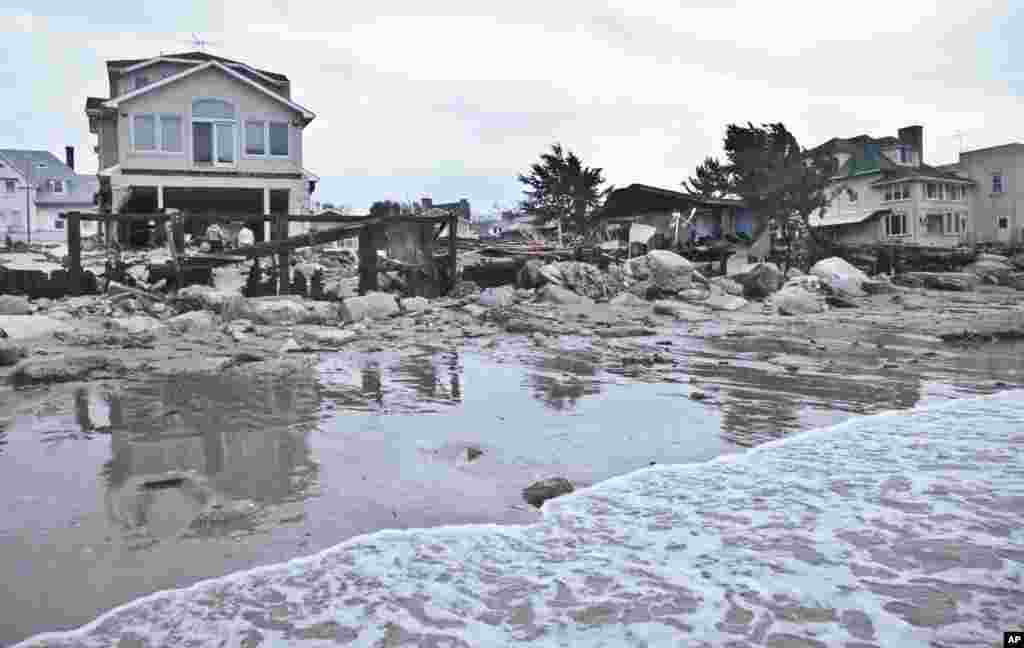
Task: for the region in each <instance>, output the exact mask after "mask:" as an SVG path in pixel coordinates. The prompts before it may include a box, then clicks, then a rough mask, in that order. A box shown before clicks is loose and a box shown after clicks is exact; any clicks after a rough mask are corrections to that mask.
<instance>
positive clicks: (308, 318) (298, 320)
mask: <svg viewBox="0 0 1024 648" xmlns="http://www.w3.org/2000/svg"><path fill="white" fill-rule="evenodd" d="M340 310H341V309H340V307H339V306H338V305H337V304H334V303H332V302H322V301H309V300H304V299H301V298H299V297H287V296H286V297H250V298H248V299H247V298H245V297H237V296H235V297H231V298H230V299H228V300H226V301H225V303H224V305H223V307H222V308H221V315H222V316H223V318H224V320H225V321H228V322H230V321H231V320H235V319H246V320H251V321H252V322H255V323H257V324H267V325H270V326H282V325H288V324H325V323H331V322H337V321H338V319H339V318H340V317H341V315H340Z"/></svg>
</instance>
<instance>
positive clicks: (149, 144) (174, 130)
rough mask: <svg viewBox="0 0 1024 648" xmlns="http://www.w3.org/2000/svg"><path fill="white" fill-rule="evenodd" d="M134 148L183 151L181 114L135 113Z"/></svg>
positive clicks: (167, 151) (133, 128)
mask: <svg viewBox="0 0 1024 648" xmlns="http://www.w3.org/2000/svg"><path fill="white" fill-rule="evenodd" d="M132 148H133V149H134V150H136V151H160V152H163V153H181V152H182V150H183V149H182V138H181V116H180V115H153V114H144V115H134V116H133V118H132Z"/></svg>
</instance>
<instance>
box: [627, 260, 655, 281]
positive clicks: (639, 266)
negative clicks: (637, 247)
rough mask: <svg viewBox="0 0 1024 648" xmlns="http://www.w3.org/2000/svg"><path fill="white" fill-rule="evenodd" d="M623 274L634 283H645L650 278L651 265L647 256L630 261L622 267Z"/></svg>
mask: <svg viewBox="0 0 1024 648" xmlns="http://www.w3.org/2000/svg"><path fill="white" fill-rule="evenodd" d="M623 272H624V273H625V274H626V275H627V276H628V277H629V278H630V279H634V280H636V281H646V280H647V279H650V278H651V263H650V259H648V258H647V255H646V254H645V255H643V256H638V257H634V258H632V259H630V260H629V261H627V262H626V263H625V264H624V265H623Z"/></svg>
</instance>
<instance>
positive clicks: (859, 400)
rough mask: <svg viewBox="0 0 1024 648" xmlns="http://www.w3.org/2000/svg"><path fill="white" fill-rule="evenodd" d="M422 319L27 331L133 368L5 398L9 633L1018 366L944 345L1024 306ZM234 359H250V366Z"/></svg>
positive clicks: (49, 349) (975, 303) (930, 394)
mask: <svg viewBox="0 0 1024 648" xmlns="http://www.w3.org/2000/svg"><path fill="white" fill-rule="evenodd" d="M907 304H910V307H909V308H908V307H907ZM436 305H437V306H438V307H437V308H436V309H435V310H434V311H433V312H431V313H426V314H420V315H409V316H404V317H399V318H396V319H392V320H387V321H384V322H378V323H371V324H368V325H366V326H364V327H353V328H354V330H356V331H357V337H356V339H355V340H353V341H352V342H350V343H347V344H346V345H344V346H343V347H342V348H340V349H338V350H337V351H335V352H316V353H298V354H290V353H289V354H285V355H281V354H279V353H278V352H277V350H278V349H279V348H280V346H281V344H282V343H283V342H284V341H285V340H287V339H289V338H294V339H296V340H305V339H307V338H308V337H309V335H313V334H316V333H317V330H315V327H257V330H256V331H255V332H254V333H252V334H251V335H250V337H249V339H247V340H246V341H245V342H244V343H239V342H236V341H234V340H233V339H232V338H231V337H230V336H228V335H226V334H224V333H222V332H220V331H219V330H214V331H211V332H205V333H203V334H193V335H172V334H170V333H163V332H161V333H160V334H159V335H158V336H157V338H156V340H155V341H154V342H153V343H151V345H150V346H151V347H152V348H143V349H138V348H136V349H124V348H117V349H115V348H103V347H102V346H101V345H99V346H98V345H90V346H83V345H81V344H68V343H67V342H66V341H65V342H61V341H60V340H56V339H54V338H52V337H46V338H37V339H35V340H31V341H30V343H29V346H30V347H31V348H32V349H34V350H35V351H37V352H46V353H47V354H49V355H50V356H59V355H60V354H62V353H71V354H107V355H110V356H116V357H117V358H118V359H119V360H121V361H122V362H124V363H125V364H126V366H127V372H128V373H127V374H126V375H124V376H121V377H116V378H115V377H102V376H101V377H98V378H96V379H91V380H88V381H86V382H73V383H67V384H60V385H53V386H42V387H32V388H20V389H17V390H14V389H11V388H9V387H3V388H0V412H3V417H4V419H5V420H4V423H5V425H4V427H3V431H2V432H0V470H2V471H3V472H2V474H3V475H4V477H3V478H2V479H3V481H4V487H3V489H0V490H2V492H3V495H0V502H2V503H3V505H4V510H5V516H4V520H3V522H2V523H0V580H2V581H3V582H8V583H19V584H20V585H19V587H16V588H9V592H8V593H6V594H3V595H0V610H3V611H4V612H3V613H2V615H0V617H2V618H0V643H8V642H12V641H16V640H18V639H20V638H24V637H26V636H29V635H31V634H35V633H37V632H41V631H46V630H54V629H60V628H70V627H75V626H77V625H80V624H82V623H84V622H86V621H88V620H89V619H91V618H94V617H95V616H97V615H98V614H99V613H101V612H102V611H104V610H106V609H109V608H111V607H113V606H116V605H119V604H122V603H125V602H127V601H129V600H131V599H133V598H136V597H138V596H142V595H145V594H148V593H150V592H153V591H156V590H159V589H166V588H174V587H182V586H186V585H189V584H191V583H194V582H196V581H198V580H201V579H204V578H209V577H214V576H218V575H222V574H225V573H229V572H232V571H236V570H239V569H245V568H249V567H252V566H255V565H260V564H267V563H271V562H279V561H283V560H288V559H291V558H294V557H296V556H302V555H308V554H310V553H313V552H316V551H319V550H321V549H324V548H326V547H329V546H332V545H334V544H336V543H338V542H340V541H342V540H345V539H347V538H351V537H353V536H356V535H359V534H364V533H369V532H373V531H377V530H381V529H405V528H420V527H427V526H438V525H444V524H458V523H477V522H494V523H503V524H519V523H529V522H533V521H536V520H537V519H538V513H537V512H536V511H534V510H532V509H531V508H530V507H528V506H526V505H525V503H524V502H522V500H521V497H520V491H521V489H522V488H523V487H524V486H526V485H527V484H528V483H530V482H531V481H533V480H535V479H540V478H544V477H549V476H553V475H561V476H566V477H569V478H570V479H571V480H573V481H574V482H575V483H577V484H578V485H583V486H585V485H588V484H592V483H597V482H600V481H602V480H605V479H607V478H609V477H612V476H615V475H621V474H625V473H627V472H630V471H633V470H636V469H638V468H643V467H645V466H648V465H650V463H651V462H657V463H659V464H666V463H687V462H698V461H704V460H707V459H710V458H713V457H715V456H719V455H721V454H729V453H736V452H743V451H744V450H745V448H747V447H751V446H755V445H758V444H760V443H763V442H765V441H769V440H773V439H779V438H782V437H784V436H788V435H791V434H793V433H795V432H799V431H803V430H807V429H811V428H815V427H820V426H823V425H828V424H832V423H835V422H838V421H841V420H844V419H846V418H848V417H850V416H852V415H856V414H867V413H873V412H879V411H884V410H890V409H904V408H909V407H913V406H915V405H919V404H922V403H929V402H935V401H940V400H945V399H949V398H956V397H960V396H965V395H972V394H976V393H990V392H992V391H997V390H1000V389H1005V388H1007V387H1010V386H1013V385H1015V384H1018V381H1019V379H1020V378H1019V377H1020V375H1021V372H1024V354H1021V353H1020V351H1021V350H1022V349H1024V346H1022V345H1021V344H1020V343H1012V342H1007V343H997V344H986V345H980V346H971V347H958V346H955V345H950V344H946V343H942V342H941V341H939V340H938V339H937V338H936V337H935V335H936V334H937V333H939V332H947V331H957V330H961V329H963V328H978V327H979V326H980V325H983V326H987V327H990V328H992V329H993V330H1000V329H1002V328H1006V327H1012V326H1016V325H1017V323H1019V321H1020V317H1021V312H1022V311H1021V309H1020V306H1019V305H1018V303H1017V301H1016V299H1015V295H1014V293H1012V292H1005V291H1002V292H1001V291H999V290H997V289H994V290H986V291H981V292H979V293H965V294H950V293H934V292H929V291H907V292H905V293H902V303H895V302H893V301H892V299H891V297H890V296H888V295H886V296H878V297H875V298H871V299H868V300H864V303H863V305H862V307H861V308H860V309H856V310H842V311H832V312H830V313H826V314H823V315H818V316H813V317H806V318H782V317H779V316H777V315H766V314H763V313H761V312H759V310H758V309H759V308H760V307H759V305H756V306H753V307H751V308H749V309H747V310H746V311H743V312H738V313H729V314H718V313H715V314H712V313H708V312H706V311H704V310H703V309H702V308H700V307H698V306H694V307H693V309H692V313H690V314H689V315H688V316H686V317H685V318H684V319H683V320H671V319H669V318H664V317H660V316H656V315H653V314H652V313H651V311H650V307H639V308H631V309H616V308H610V307H606V306H598V307H595V308H590V309H579V308H575V307H565V308H561V307H551V306H545V305H520V306H517V307H516V308H515V309H512V310H513V315H512V316H513V318H518V320H517V321H520V322H525V323H526V327H525V328H527V329H531V330H529V331H528V332H527V334H525V335H524V334H509V333H507V332H506V331H505V329H506V328H508V326H509V325H508V321H509V315H508V314H507V313H506V314H503V315H502V316H501V317H494V316H493V314H484V316H483V317H477V316H474V315H472V314H469V313H466V312H465V311H464V310H463V309H461V308H460V307H459V304H458V303H457V302H452V301H450V300H449V301H441V300H439V301H438V302H437V303H436ZM443 306H451V308H444V307H443ZM76 324H77V326H78V330H79V331H89V330H96V331H102V330H106V329H105V324H104V320H103V319H102V318H97V319H96V320H95V321H92V320H88V319H87V318H86V319H84V320H83V321H81V322H77V323H76ZM625 327H632V328H634V329H636V328H641V329H648V330H647V331H645V332H648V333H651V334H650V335H642V336H632V337H618V333H616V331H617V330H621V329H624V328H625ZM304 336H305V337H304ZM241 351H245V352H246V353H250V354H253V355H254V356H255V357H256V358H257V359H260V361H257V362H248V363H245V364H238V363H237V361H236V360H237V356H236V354H238V353H239V352H241ZM37 355H38V354H37ZM698 392H699V394H700V396H701V397H700V398H697V397H696V394H697V393H698ZM470 447H473V448H476V449H479V450H482V451H483V454H482V455H481V456H480V457H479V458H478V459H475V460H473V461H470V460H469V459H468V455H467V450H468V448H470ZM161 479H162V480H164V481H168V483H170V484H171V486H170V487H166V488H149V487H147V486H146V484H147V483H150V482H156V481H160V480H161Z"/></svg>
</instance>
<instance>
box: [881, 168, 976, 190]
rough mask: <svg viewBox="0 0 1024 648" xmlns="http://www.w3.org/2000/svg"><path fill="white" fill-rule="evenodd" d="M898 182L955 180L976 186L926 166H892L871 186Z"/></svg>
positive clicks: (954, 175) (970, 181)
mask: <svg viewBox="0 0 1024 648" xmlns="http://www.w3.org/2000/svg"><path fill="white" fill-rule="evenodd" d="M898 180H955V181H957V182H960V183H968V184H977V183H975V182H974V180H968V179H967V178H962V177H960V176H958V175H956V174H954V173H949V172H947V171H942V170H941V169H937V168H935V167H933V166H928V165H927V164H922V165H920V166H917V167H904V166H899V165H892V168H889V169H886V170H885V171H884V172H883V175H882V177H881V178H879V179H878V180H875V181H874V182H872V183H871V184H872V185H879V184H885V183H887V182H895V181H898Z"/></svg>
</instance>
